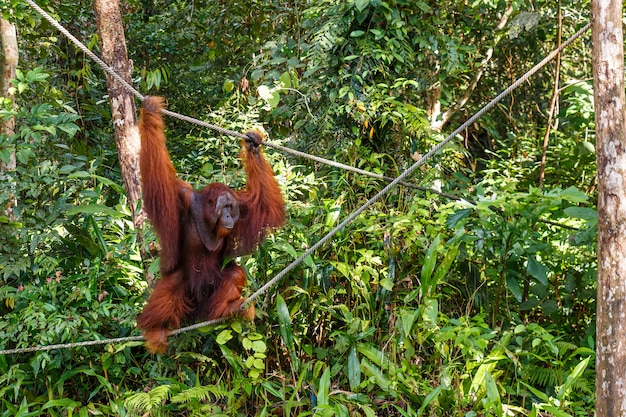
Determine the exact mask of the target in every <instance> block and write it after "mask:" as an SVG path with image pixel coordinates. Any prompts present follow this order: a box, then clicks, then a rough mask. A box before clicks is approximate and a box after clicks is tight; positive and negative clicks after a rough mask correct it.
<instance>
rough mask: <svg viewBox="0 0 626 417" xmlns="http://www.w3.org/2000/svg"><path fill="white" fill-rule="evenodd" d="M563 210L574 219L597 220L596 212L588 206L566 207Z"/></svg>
mask: <svg viewBox="0 0 626 417" xmlns="http://www.w3.org/2000/svg"><path fill="white" fill-rule="evenodd" d="M563 211H564V212H565V214H567V215H568V216H570V217H573V218H575V219H582V220H597V218H598V212H597V211H596V210H594V209H591V208H588V207H567V208H566V209H565V210H563Z"/></svg>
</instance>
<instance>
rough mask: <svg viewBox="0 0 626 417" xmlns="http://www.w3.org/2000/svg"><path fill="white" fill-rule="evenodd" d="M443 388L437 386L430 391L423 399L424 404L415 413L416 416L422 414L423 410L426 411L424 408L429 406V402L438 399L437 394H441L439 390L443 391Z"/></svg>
mask: <svg viewBox="0 0 626 417" xmlns="http://www.w3.org/2000/svg"><path fill="white" fill-rule="evenodd" d="M443 387H444V385H443V384H441V385H439V386H438V387H437V388H435V389H434V390H432V391H431V392H430V393H429V394H428V395H427V396H426V398H424V402H423V403H422V405H421V407H420V409H419V410H418V411H417V415H418V416H421V415H422V414H424V410H425V409H426V407H428V404H430V403H431V402H433V401H434V400H435V399H437V398H438V397H439V394H440V393H441V390H443Z"/></svg>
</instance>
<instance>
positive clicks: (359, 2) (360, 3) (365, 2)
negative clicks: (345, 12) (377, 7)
mask: <svg viewBox="0 0 626 417" xmlns="http://www.w3.org/2000/svg"><path fill="white" fill-rule="evenodd" d="M369 4H370V0H355V1H354V7H355V8H356V9H357V10H358V11H359V12H362V11H363V10H365V8H366V7H367V6H369Z"/></svg>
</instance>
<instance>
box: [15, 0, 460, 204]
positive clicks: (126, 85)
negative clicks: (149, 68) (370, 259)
mask: <svg viewBox="0 0 626 417" xmlns="http://www.w3.org/2000/svg"><path fill="white" fill-rule="evenodd" d="M26 2H27V3H28V4H29V5H30V6H31V7H32V8H33V9H35V10H36V11H37V13H39V14H40V15H41V16H42V17H43V18H44V19H45V20H47V21H48V22H49V23H50V24H51V25H52V26H54V27H55V28H57V30H59V32H61V33H62V34H63V35H65V36H66V37H67V38H68V39H69V40H70V41H72V43H74V44H75V45H76V47H77V48H78V49H80V50H81V51H83V53H85V54H86V55H87V56H88V57H89V58H91V59H92V60H93V61H95V62H96V63H97V64H98V65H99V66H100V67H101V68H102V69H103V70H104V71H105V72H106V73H107V74H108V75H110V76H111V77H113V78H114V79H115V80H116V81H117V82H119V83H120V84H121V85H122V86H123V87H124V88H126V89H127V90H128V91H129V92H131V93H132V94H133V95H134V96H135V97H137V98H138V99H139V100H140V101H143V100H144V99H145V96H144V95H142V94H141V93H140V92H139V91H137V90H136V89H135V88H134V87H133V86H132V85H130V84H129V83H128V82H127V81H126V80H125V79H124V78H123V77H122V76H121V75H119V74H118V73H117V71H115V69H113V68H111V67H110V66H109V65H107V64H106V63H105V62H104V61H103V60H102V59H100V58H99V57H98V55H96V54H95V53H93V52H92V51H91V50H90V49H89V48H87V46H85V44H83V43H82V42H81V41H79V40H78V39H77V38H76V37H75V36H74V35H72V34H71V33H70V32H69V31H68V30H67V29H66V28H65V27H63V25H61V24H60V23H59V22H57V21H56V20H55V19H54V18H53V17H52V16H50V15H49V14H48V13H46V12H45V11H44V10H43V9H42V8H41V7H39V6H38V5H37V4H36V3H35V2H34V1H33V0H26ZM162 113H163V114H164V115H167V116H170V117H173V118H175V119H178V120H182V121H185V122H188V123H191V124H195V125H197V126H202V127H205V128H208V129H211V130H214V131H216V132H219V133H221V134H224V135H228V136H234V137H237V138H240V139H246V135H244V134H243V133H240V132H236V131H234V130H230V129H226V128H223V127H220V126H217V125H214V124H211V123H208V122H204V121H202V120H198V119H194V118H193V117H189V116H186V115H184V114H180V113H176V112H173V111H171V110H167V109H163V110H162ZM263 145H265V146H268V147H270V148H274V149H276V150H279V151H281V152H284V153H290V154H292V155H294V156H298V157H300V158H305V159H310V160H312V161H315V162H320V163H322V164H325V165H329V166H332V167H335V168H341V169H343V170H346V171H351V172H354V173H357V174H361V175H366V176H369V177H372V178H377V179H381V180H385V181H393V179H394V178H393V177H389V176H385V175H381V174H376V173H374V172H370V171H365V170H363V169H360V168H356V167H353V166H350V165H346V164H342V163H340V162H336V161H332V160H329V159H325V158H322V157H319V156H315V155H311V154H307V153H304V152H300V151H297V150H294V149H291V148H287V147H285V146H282V145H278V144H276V143H272V142H264V143H263ZM402 185H404V186H407V187H411V188H415V189H419V190H423V191H431V192H433V193H435V194H439V195H442V196H444V197H447V198H454V199H458V197H453V196H449V195H446V194H443V193H440V192H439V191H437V190H432V189H430V188H426V187H419V186H417V185H415V184H411V183H409V182H405V181H403V182H402Z"/></svg>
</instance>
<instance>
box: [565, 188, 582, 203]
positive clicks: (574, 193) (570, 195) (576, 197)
mask: <svg viewBox="0 0 626 417" xmlns="http://www.w3.org/2000/svg"><path fill="white" fill-rule="evenodd" d="M561 198H563V199H564V200H567V201H570V202H572V203H584V202H585V201H587V200H589V197H587V195H586V194H585V193H583V192H582V191H580V190H579V189H578V188H576V187H569V188H566V189H565V190H563V191H562V192H561Z"/></svg>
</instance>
